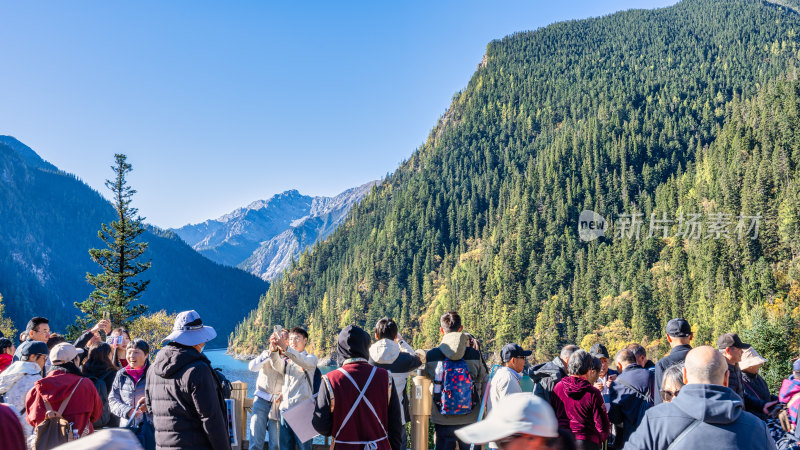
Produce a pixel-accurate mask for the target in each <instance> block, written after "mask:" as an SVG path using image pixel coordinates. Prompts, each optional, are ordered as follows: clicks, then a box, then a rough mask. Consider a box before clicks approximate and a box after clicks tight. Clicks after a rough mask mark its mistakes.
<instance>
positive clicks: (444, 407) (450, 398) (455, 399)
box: [434, 359, 477, 416]
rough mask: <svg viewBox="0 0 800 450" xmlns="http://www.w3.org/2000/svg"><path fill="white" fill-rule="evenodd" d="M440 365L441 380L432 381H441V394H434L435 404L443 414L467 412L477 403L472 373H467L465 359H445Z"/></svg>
mask: <svg viewBox="0 0 800 450" xmlns="http://www.w3.org/2000/svg"><path fill="white" fill-rule="evenodd" d="M439 364H441V365H442V380H441V381H434V383H437V384H438V383H441V385H442V386H441V394H440V395H438V401H437V398H436V397H437V396H434V401H435V402H436V406H437V407H439V412H440V413H441V414H442V415H443V416H454V415H463V414H469V413H471V412H472V408H473V407H474V406H475V405H476V404H477V402H476V401H475V400H476V395H475V392H474V391H475V390H474V387H475V386H474V384H473V382H472V375H470V374H469V367H467V363H466V361H464V360H463V359H459V360H458V361H452V360H450V359H445V360H444V361H442V362H441V363H439Z"/></svg>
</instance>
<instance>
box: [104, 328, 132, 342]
mask: <svg viewBox="0 0 800 450" xmlns="http://www.w3.org/2000/svg"><path fill="white" fill-rule="evenodd" d="M111 333H112V334H113V333H119V334H120V335H122V334H124V335H125V337H126V338H128V339H129V340H130V338H131V334H130V333H128V329H127V328H124V327H119V328H114V331H112V332H111ZM109 336H110V335H109Z"/></svg>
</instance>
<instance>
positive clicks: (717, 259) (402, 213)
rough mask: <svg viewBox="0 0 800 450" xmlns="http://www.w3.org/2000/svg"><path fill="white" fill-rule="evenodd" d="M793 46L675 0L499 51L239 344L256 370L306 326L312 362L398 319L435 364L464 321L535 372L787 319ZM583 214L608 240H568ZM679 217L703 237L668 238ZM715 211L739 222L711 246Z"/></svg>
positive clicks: (511, 39) (737, 16)
mask: <svg viewBox="0 0 800 450" xmlns="http://www.w3.org/2000/svg"><path fill="white" fill-rule="evenodd" d="M799 32H800V16H798V15H797V14H796V13H794V12H793V11H790V10H788V9H786V8H782V7H778V6H776V5H774V4H770V3H765V2H761V1H752V0H723V1H719V0H684V1H682V2H680V3H678V4H677V5H675V6H673V7H669V8H663V9H658V10H631V11H625V12H620V13H617V14H613V15H610V16H606V17H601V18H593V19H588V20H580V21H570V22H563V23H556V24H553V25H550V26H548V27H545V28H542V29H539V30H536V31H533V32H524V33H517V34H514V35H511V36H508V37H506V38H503V39H501V40H498V41H493V42H491V43H490V44H489V45H488V47H487V52H486V58H485V60H484V62H482V63H481V65H480V66H479V68H478V70H477V71H476V73H475V74H474V75H473V77H472V79H471V80H470V82H469V84H468V86H467V87H466V88H465V89H464V90H463V91H462V92H459V93H457V94H456V95H455V96H454V97H453V101H452V104H451V106H450V108H449V109H448V111H447V112H446V114H445V115H444V116H443V117H442V118H441V119H440V121H439V123H438V124H436V126H435V127H434V128H433V130H432V132H431V134H430V136H429V138H428V140H427V141H426V142H425V143H424V144H423V145H422V146H421V147H420V148H419V149H417V150H416V151H415V152H414V153H413V154H412V155H411V157H410V158H409V160H408V161H406V162H405V163H403V164H402V165H401V166H400V167H399V168H398V169H397V171H396V172H395V173H394V174H392V175H391V176H390V177H388V178H387V179H386V180H385V181H384V182H383V183H382V184H380V185H379V186H378V187H377V188H376V190H375V191H373V192H372V193H371V194H370V195H368V196H367V197H366V198H365V199H364V200H363V201H362V202H361V203H360V204H359V205H358V206H357V207H355V208H354V209H353V210H352V211H351V213H350V215H349V217H348V219H347V220H346V222H345V223H344V224H343V225H342V226H341V227H340V228H339V229H338V230H337V231H336V232H335V233H333V235H331V237H330V238H328V239H327V240H326V241H325V242H324V243H322V244H321V245H317V246H316V247H315V248H314V249H313V251H312V252H310V253H308V254H305V255H303V256H302V257H301V258H300V260H299V261H298V262H297V264H295V265H294V266H293V268H292V270H291V271H290V273H289V275H288V276H285V277H283V278H282V279H279V280H275V282H274V284H273V285H272V286H271V288H270V290H269V291H268V292H267V294H266V295H265V296H264V297H262V299H261V301H260V303H259V306H258V308H257V309H256V310H255V311H253V312H252V313H251V314H250V315H249V316H248V317H247V318H246V320H245V321H244V322H243V323H242V324H241V325H240V326H238V327H237V330H236V332H235V334H234V335H233V336H232V338H231V341H232V342H231V343H232V344H233V346H234V347H235V349H237V350H239V351H247V350H254V349H255V348H256V347H259V346H261V344H262V343H263V342H265V339H266V336H267V335H268V334H269V332H270V330H271V326H270V325H271V324H274V323H280V324H282V325H284V326H291V325H295V324H305V325H307V326H309V328H310V333H311V335H312V337H311V340H312V342H313V343H314V345H315V346H316V349H317V351H318V352H320V353H324V352H327V351H329V350H330V349H331V348H332V347H333V346H334V343H335V338H334V336H335V334H336V333H337V332H338V330H339V329H340V327H341V326H343V325H345V324H348V323H351V322H356V323H359V324H362V325H365V326H367V327H372V326H373V324H374V323H375V322H376V321H377V319H379V318H380V317H382V316H384V315H389V316H393V317H395V318H397V319H398V320H399V322H400V324H401V326H402V328H403V333H404V334H407V335H410V336H413V337H414V341H415V343H416V344H417V345H419V346H432V345H435V344H436V343H437V342H438V333H439V331H438V329H439V325H438V318H439V315H440V314H442V313H443V312H445V311H447V310H450V309H457V310H459V311H460V312H461V313H462V316H463V318H464V320H465V328H466V329H467V330H469V331H470V332H472V333H474V334H475V335H476V336H478V337H479V338H480V339H481V340H482V341H484V342H485V343H486V344H487V345H488V349H489V350H498V349H499V348H500V347H501V346H502V345H503V344H504V343H507V342H511V341H517V342H519V343H520V344H522V345H523V346H526V347H534V348H535V350H536V356H537V358H540V359H543V358H545V357H548V356H550V355H551V354H552V353H553V352H555V351H557V349H558V348H559V347H560V346H561V345H562V344H564V343H566V342H576V343H581V342H582V341H584V342H587V341H591V340H593V339H598V338H604V339H606V340H608V339H610V338H611V337H612V336H613V337H614V338H615V339H627V340H637V341H645V342H646V343H648V342H651V341H652V340H653V339H654V338H658V337H660V336H661V334H662V330H663V327H664V325H665V324H666V322H667V321H668V320H669V319H670V318H671V317H675V316H685V317H686V318H687V319H689V320H690V321H691V322H692V323H693V324H694V325H695V329H696V337H697V340H698V341H700V342H707V341H712V340H713V339H716V337H717V335H718V334H719V333H721V332H723V331H728V330H738V329H740V328H746V327H748V326H749V325H750V324H752V323H753V320H755V319H754V317H753V316H754V315H755V314H761V316H760V317H762V318H763V317H766V316H770V315H771V316H770V317H776V316H777V315H780V314H783V313H781V311H783V312H785V314H783V315H784V316H788V315H790V313H791V312H792V311H793V309H794V308H795V307H796V306H797V305H798V304H800V287H798V284H797V283H798V280H800V276H798V272H797V266H798V249H797V242H798V237H800V236H798V234H797V217H798V211H797V202H798V193H797V189H798V183H799V182H800V179H799V178H798V177H799V176H800V175H799V174H798V164H800V150H798V143H797V139H796V137H795V130H796V129H797V108H798V104H797V95H796V93H797V85H796V83H795V82H793V81H792V82H781V83H778V84H777V85H776V84H775V83H777V81H776V80H779V79H786V78H789V79H792V80H793V79H794V78H796V70H795V67H796V65H797V63H798V50H799V49H798V36H797V35H798V33H799ZM583 210H592V211H595V212H597V213H599V214H600V215H602V216H604V217H605V218H606V219H608V220H609V221H614V228H612V229H610V230H608V231H607V232H606V237H603V238H600V239H597V240H593V241H590V242H584V241H582V240H580V239H579V236H578V219H579V215H580V213H581V211H583ZM651 213H656V217H657V218H659V219H662V218H664V217H665V216H662V214H666V218H670V219H672V220H674V221H675V222H676V223H673V224H669V226H667V227H666V229H667V237H666V238H665V237H663V233H662V232H661V231H657V232H656V233H654V235H653V236H652V237H650V236H649V233H648V230H649V228H650V227H649V225H650V224H649V221H650V217H651ZM690 213H699V214H701V215H700V216H699V218H698V219H697V220H695V222H698V221H701V222H702V226H704V227H705V228H703V229H702V233H701V236H700V238H695V236H692V235H691V234H690V233H685V234H684V235H683V236H676V234H678V233H679V232H681V231H684V232H685V231H686V230H687V228H686V225H687V222H685V221H684V222H683V223H681V224H678V223H677V221H678V218H679V217H680V215H681V214H683V217H684V218H689V217H695V216H690ZM718 213H723V214H726V215H725V216H724V218H726V220H728V221H729V222H732V223H727V226H726V228H725V229H726V230H728V231H727V233H726V234H720V233H718V232H715V233H711V237H708V236H707V234H708V230H709V227H711V228H710V229H711V230H713V231H719V230H721V229H722V227H717V228H714V227H713V225H714V224H717V223H718V222H719V221H718V220H716V219H717V218H718V216H717V215H716V214H718ZM622 214H634V215H635V214H642V216H641V217H642V220H644V221H645V222H646V223H645V224H644V225H643V227H642V231H641V234H640V235H639V238H638V239H635V238H634V236H635V233H632V234H631V236H630V237H628V236H627V234H626V236H619V237H616V236H615V233H617V232H622V231H625V229H624V227H623V226H622V225H623V224H624V218H623V217H620V215H622ZM759 214H761V215H762V216H763V219H762V220H761V221H760V232H759V234H758V237H757V238H755V239H751V237H752V236H753V235H754V234H755V233H754V230H753V229H751V227H750V222H752V220H750V219H746V218H745V219H743V220H745V221H746V223H745V225H744V229H741V227H740V228H739V229H737V227H736V226H737V225H738V221H739V220H738V216H755V215H759ZM739 231H741V233H739ZM740 234H741V235H742V236H741V238H740V236H739V235H740ZM715 235H716V236H719V238H718V239H717V238H713V236H715ZM787 332H790V333H796V330H794V329H793V328H792V329H787ZM604 333H606V336H605V337H602V335H603V334H604ZM598 336H600V337H598ZM655 345H656V346H657V345H658V342H656V343H655ZM661 347H662V349H663V347H664V343H661Z"/></svg>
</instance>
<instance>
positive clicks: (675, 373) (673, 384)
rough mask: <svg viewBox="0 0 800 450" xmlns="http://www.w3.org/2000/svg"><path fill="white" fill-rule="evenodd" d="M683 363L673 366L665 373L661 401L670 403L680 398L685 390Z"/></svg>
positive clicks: (662, 381)
mask: <svg viewBox="0 0 800 450" xmlns="http://www.w3.org/2000/svg"><path fill="white" fill-rule="evenodd" d="M683 386H684V382H683V363H682V362H680V363H678V364H673V365H671V366H669V367H667V370H665V371H664V378H663V379H662V380H661V391H660V392H659V394H660V396H661V401H662V402H664V403H669V402H671V401H672V400H674V399H675V397H677V396H678V393H679V392H680V391H681V388H683Z"/></svg>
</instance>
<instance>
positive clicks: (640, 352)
mask: <svg viewBox="0 0 800 450" xmlns="http://www.w3.org/2000/svg"><path fill="white" fill-rule="evenodd" d="M626 348H627V349H628V350H630V351H632V352H633V354H634V356H636V357H637V358H638V357H640V356H644V357H645V358H647V350H645V349H644V347H642V346H641V345H640V344H636V343H634V344H631V345H629V346H627V347H626Z"/></svg>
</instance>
